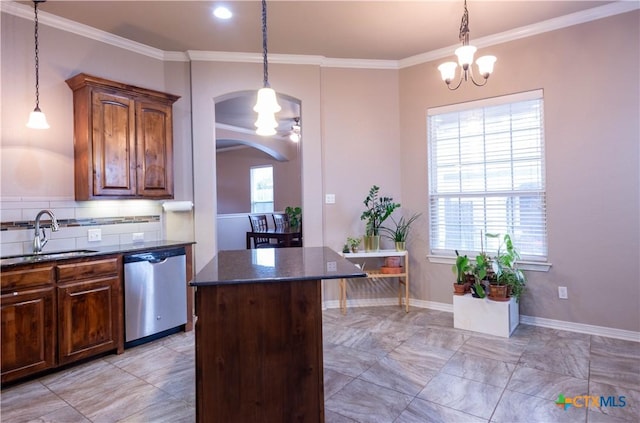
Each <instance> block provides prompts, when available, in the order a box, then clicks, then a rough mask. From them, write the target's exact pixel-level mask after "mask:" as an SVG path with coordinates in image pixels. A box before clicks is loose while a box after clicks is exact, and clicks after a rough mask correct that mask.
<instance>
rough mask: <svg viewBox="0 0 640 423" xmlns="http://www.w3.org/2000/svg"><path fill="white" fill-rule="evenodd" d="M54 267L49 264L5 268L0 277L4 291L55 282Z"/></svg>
mask: <svg viewBox="0 0 640 423" xmlns="http://www.w3.org/2000/svg"><path fill="white" fill-rule="evenodd" d="M53 268H54V266H53V264H47V265H42V266H35V267H31V268H28V267H27V268H25V267H21V268H19V269H16V270H9V271H4V270H3V271H2V278H0V280H1V286H2V292H5V291H9V290H18V289H22V288H28V287H34V286H41V285H50V284H53V282H54V276H55V274H54V271H53Z"/></svg>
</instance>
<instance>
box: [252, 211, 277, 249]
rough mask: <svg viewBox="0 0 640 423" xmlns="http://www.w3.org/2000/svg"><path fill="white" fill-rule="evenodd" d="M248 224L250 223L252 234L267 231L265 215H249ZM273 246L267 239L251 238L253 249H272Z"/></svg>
mask: <svg viewBox="0 0 640 423" xmlns="http://www.w3.org/2000/svg"><path fill="white" fill-rule="evenodd" d="M249 223H251V231H252V232H266V231H267V230H268V229H269V225H268V223H267V215H266V214H254V215H252V214H250V215H249ZM275 246H276V245H274V244H272V243H271V240H270V239H269V238H260V237H253V247H254V248H273V247H275Z"/></svg>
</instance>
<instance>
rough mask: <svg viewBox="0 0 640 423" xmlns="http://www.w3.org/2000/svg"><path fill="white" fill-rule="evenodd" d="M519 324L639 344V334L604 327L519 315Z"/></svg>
mask: <svg viewBox="0 0 640 423" xmlns="http://www.w3.org/2000/svg"><path fill="white" fill-rule="evenodd" d="M520 323H524V324H526V325H532V326H540V327H543V328H550V329H560V330H566V331H569V332H578V333H586V334H588V335H597V336H605V337H607V338H616V339H623V340H625V341H634V342H640V332H634V331H631V330H624V329H616V328H609V327H606V326H595V325H587V324H585V323H575V322H566V321H564V320H554V319H546V318H544V317H535V316H525V315H520Z"/></svg>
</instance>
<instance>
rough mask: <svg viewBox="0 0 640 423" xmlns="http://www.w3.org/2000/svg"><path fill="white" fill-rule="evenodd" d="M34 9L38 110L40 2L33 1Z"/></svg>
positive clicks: (38, 99) (37, 99)
mask: <svg viewBox="0 0 640 423" xmlns="http://www.w3.org/2000/svg"><path fill="white" fill-rule="evenodd" d="M33 10H34V11H35V21H36V23H35V26H34V28H35V30H34V39H35V46H36V48H35V52H36V110H38V111H39V110H40V92H39V91H40V73H39V68H40V66H39V63H38V2H37V1H34V2H33Z"/></svg>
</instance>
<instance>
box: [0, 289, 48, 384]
mask: <svg viewBox="0 0 640 423" xmlns="http://www.w3.org/2000/svg"><path fill="white" fill-rule="evenodd" d="M1 314H2V328H1V332H0V333H1V337H2V383H5V382H9V381H12V380H14V379H18V378H21V377H24V376H27V375H30V374H32V373H36V372H39V371H41V370H45V369H48V368H51V367H54V366H55V364H56V363H55V341H56V338H55V333H56V328H55V324H56V321H55V302H54V288H53V287H48V288H40V289H33V290H25V291H21V292H16V293H7V294H4V295H2V313H1Z"/></svg>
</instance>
